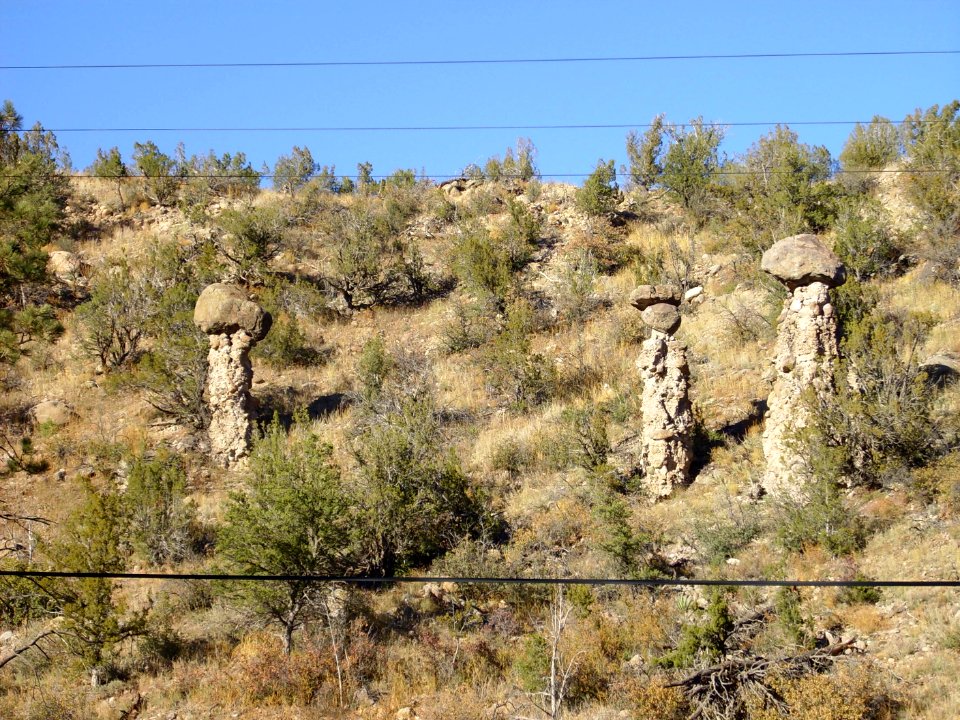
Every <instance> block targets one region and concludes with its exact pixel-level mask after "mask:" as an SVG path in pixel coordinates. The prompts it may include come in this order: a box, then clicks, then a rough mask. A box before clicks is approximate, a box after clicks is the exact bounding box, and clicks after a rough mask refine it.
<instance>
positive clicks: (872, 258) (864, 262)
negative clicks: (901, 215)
mask: <svg viewBox="0 0 960 720" xmlns="http://www.w3.org/2000/svg"><path fill="white" fill-rule="evenodd" d="M834 250H836V252H837V254H838V255H839V256H840V259H841V260H843V262H844V265H846V267H847V271H848V272H849V273H850V274H852V275H853V277H854V278H856V279H857V280H859V281H863V280H867V279H869V278H871V277H874V276H876V275H884V274H889V273H892V272H894V271H895V270H896V269H897V258H898V257H899V256H900V249H899V247H898V242H897V237H896V235H895V233H894V231H893V229H892V227H891V222H890V219H889V218H888V217H887V215H886V213H885V211H884V209H883V207H882V206H881V204H880V202H879V201H878V200H876V199H873V198H862V199H857V200H852V201H847V202H845V203H843V204H842V205H841V208H840V214H839V217H838V218H837V224H836V233H835V237H834Z"/></svg>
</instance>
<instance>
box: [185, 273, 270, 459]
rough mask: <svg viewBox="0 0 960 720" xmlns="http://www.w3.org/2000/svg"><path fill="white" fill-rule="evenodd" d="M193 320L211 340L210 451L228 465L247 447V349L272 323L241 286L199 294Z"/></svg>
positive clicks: (250, 377) (249, 400) (250, 426)
mask: <svg viewBox="0 0 960 720" xmlns="http://www.w3.org/2000/svg"><path fill="white" fill-rule="evenodd" d="M193 321H194V323H196V325H197V326H198V327H199V328H200V329H201V330H202V331H203V332H205V333H206V334H207V335H208V336H209V337H210V352H209V354H208V355H207V362H208V364H209V370H208V373H207V396H208V397H207V402H208V403H209V405H210V411H211V418H210V428H209V435H210V450H211V454H212V455H213V460H214V461H215V462H216V463H218V464H219V465H221V466H223V467H229V466H231V465H233V464H235V463H236V462H237V461H238V460H240V458H242V457H244V456H245V455H246V454H247V452H248V450H249V448H250V434H251V432H252V430H253V400H252V398H251V396H250V386H251V384H252V382H253V369H252V368H251V366H250V357H249V355H250V350H251V348H253V346H254V345H256V344H257V343H258V342H259V341H260V340H263V338H264V337H266V335H267V333H268V332H269V330H270V325H271V322H272V319H271V317H270V313H268V312H266V311H265V310H264V309H263V308H261V307H260V306H259V305H257V304H256V303H255V302H252V301H251V300H248V299H247V296H246V294H245V293H244V292H243V291H241V290H240V289H239V288H237V287H234V286H233V285H225V284H223V283H214V284H213V285H209V286H207V287H206V288H205V289H204V290H203V292H202V293H200V297H199V298H198V299H197V305H196V308H195V309H194V313H193Z"/></svg>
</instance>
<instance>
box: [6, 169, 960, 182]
mask: <svg viewBox="0 0 960 720" xmlns="http://www.w3.org/2000/svg"><path fill="white" fill-rule="evenodd" d="M800 172H802V171H800V170H715V171H712V172H707V171H704V172H702V173H701V172H691V173H687V174H689V175H693V176H697V177H699V176H701V175H709V176H710V177H723V176H728V175H732V176H736V175H766V176H769V175H794V174H797V173H800ZM950 172H953V170H950V169H946V168H903V169H887V168H885V169H880V170H862V169H856V170H837V171H836V172H835V173H834V175H837V176H839V175H872V174H896V173H901V174H904V175H931V174H932V175H936V174H942V173H950ZM592 174H593V171H591V172H579V173H547V172H538V173H536V174H535V177H539V178H581V177H589V176H590V175H592ZM615 174H616V175H617V177H621V178H629V177H630V173H629V172H619V171H618V172H616V173H615ZM417 176H418V178H420V177H426V178H430V179H438V180H439V179H451V180H453V179H458V178H461V177H465V175H464V174H463V173H462V172H456V173H425V174H423V175H421V174H420V173H419V172H418V173H417ZM22 177H23V175H16V174H6V175H0V179H4V180H13V179H19V178H22ZM31 177H37V176H31ZM42 177H45V178H54V177H59V178H63V179H65V180H104V181H110V182H118V181H119V182H129V181H137V180H171V181H175V182H188V181H190V180H249V181H251V182H252V181H254V180H272V179H274V178H276V177H277V176H276V175H275V174H272V173H266V174H264V173H257V172H256V171H253V173H252V174H249V175H241V174H229V175H206V174H201V175H121V176H120V177H109V176H98V175H58V174H45V175H43V176H42ZM330 177H331V179H332V180H341V179H343V178H350V179H351V180H359V179H360V175H355V174H348V173H344V174H342V175H340V174H336V173H332V174H331V176H330ZM367 177H369V178H370V179H371V180H386V179H389V178H391V177H393V174H392V173H391V174H388V175H368V176H367ZM499 177H500V179H502V180H522V179H524V177H525V176H522V175H509V174H501V175H500V176H499ZM484 182H495V181H493V180H484Z"/></svg>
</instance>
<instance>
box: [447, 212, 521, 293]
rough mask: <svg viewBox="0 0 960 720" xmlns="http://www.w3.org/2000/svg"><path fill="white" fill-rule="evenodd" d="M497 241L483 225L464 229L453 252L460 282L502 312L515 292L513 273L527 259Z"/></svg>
mask: <svg viewBox="0 0 960 720" xmlns="http://www.w3.org/2000/svg"><path fill="white" fill-rule="evenodd" d="M511 250H512V248H511V247H510V246H509V245H507V244H506V243H504V242H502V241H498V240H496V239H494V237H493V236H492V235H491V233H490V231H489V230H487V229H486V228H485V227H483V226H481V225H471V226H469V227H467V228H465V229H463V230H462V231H461V233H460V236H459V238H458V239H457V241H456V245H455V246H454V250H453V253H454V255H453V266H454V270H455V272H456V273H457V276H458V277H459V279H460V281H461V282H462V283H463V284H464V285H465V286H466V287H467V288H468V289H469V290H470V291H471V292H473V293H474V294H476V295H477V296H478V299H480V300H481V301H490V302H492V303H493V304H495V305H496V307H497V308H498V311H502V310H503V308H504V307H505V306H506V304H507V300H508V298H509V296H510V295H511V293H512V292H513V291H514V286H515V281H514V277H513V271H514V270H515V269H517V268H518V267H520V266H521V265H522V263H523V262H525V261H526V258H525V257H524V256H523V255H515V254H514V253H513V252H511Z"/></svg>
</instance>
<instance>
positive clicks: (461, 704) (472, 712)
mask: <svg viewBox="0 0 960 720" xmlns="http://www.w3.org/2000/svg"><path fill="white" fill-rule="evenodd" d="M491 706H494V707H498V706H499V707H503V708H504V709H507V708H508V707H509V706H508V705H506V704H502V705H498V704H497V703H495V701H493V700H492V699H485V698H484V697H483V693H482V690H481V687H480V686H477V685H459V686H456V687H449V688H446V689H444V690H442V691H441V692H439V693H438V694H437V695H436V696H434V697H432V698H430V699H429V701H425V702H424V703H423V704H422V705H419V706H418V707H417V715H418V716H419V717H420V718H423V720H487V719H488V718H490V717H492V714H491ZM496 717H502V716H501V715H496Z"/></svg>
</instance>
